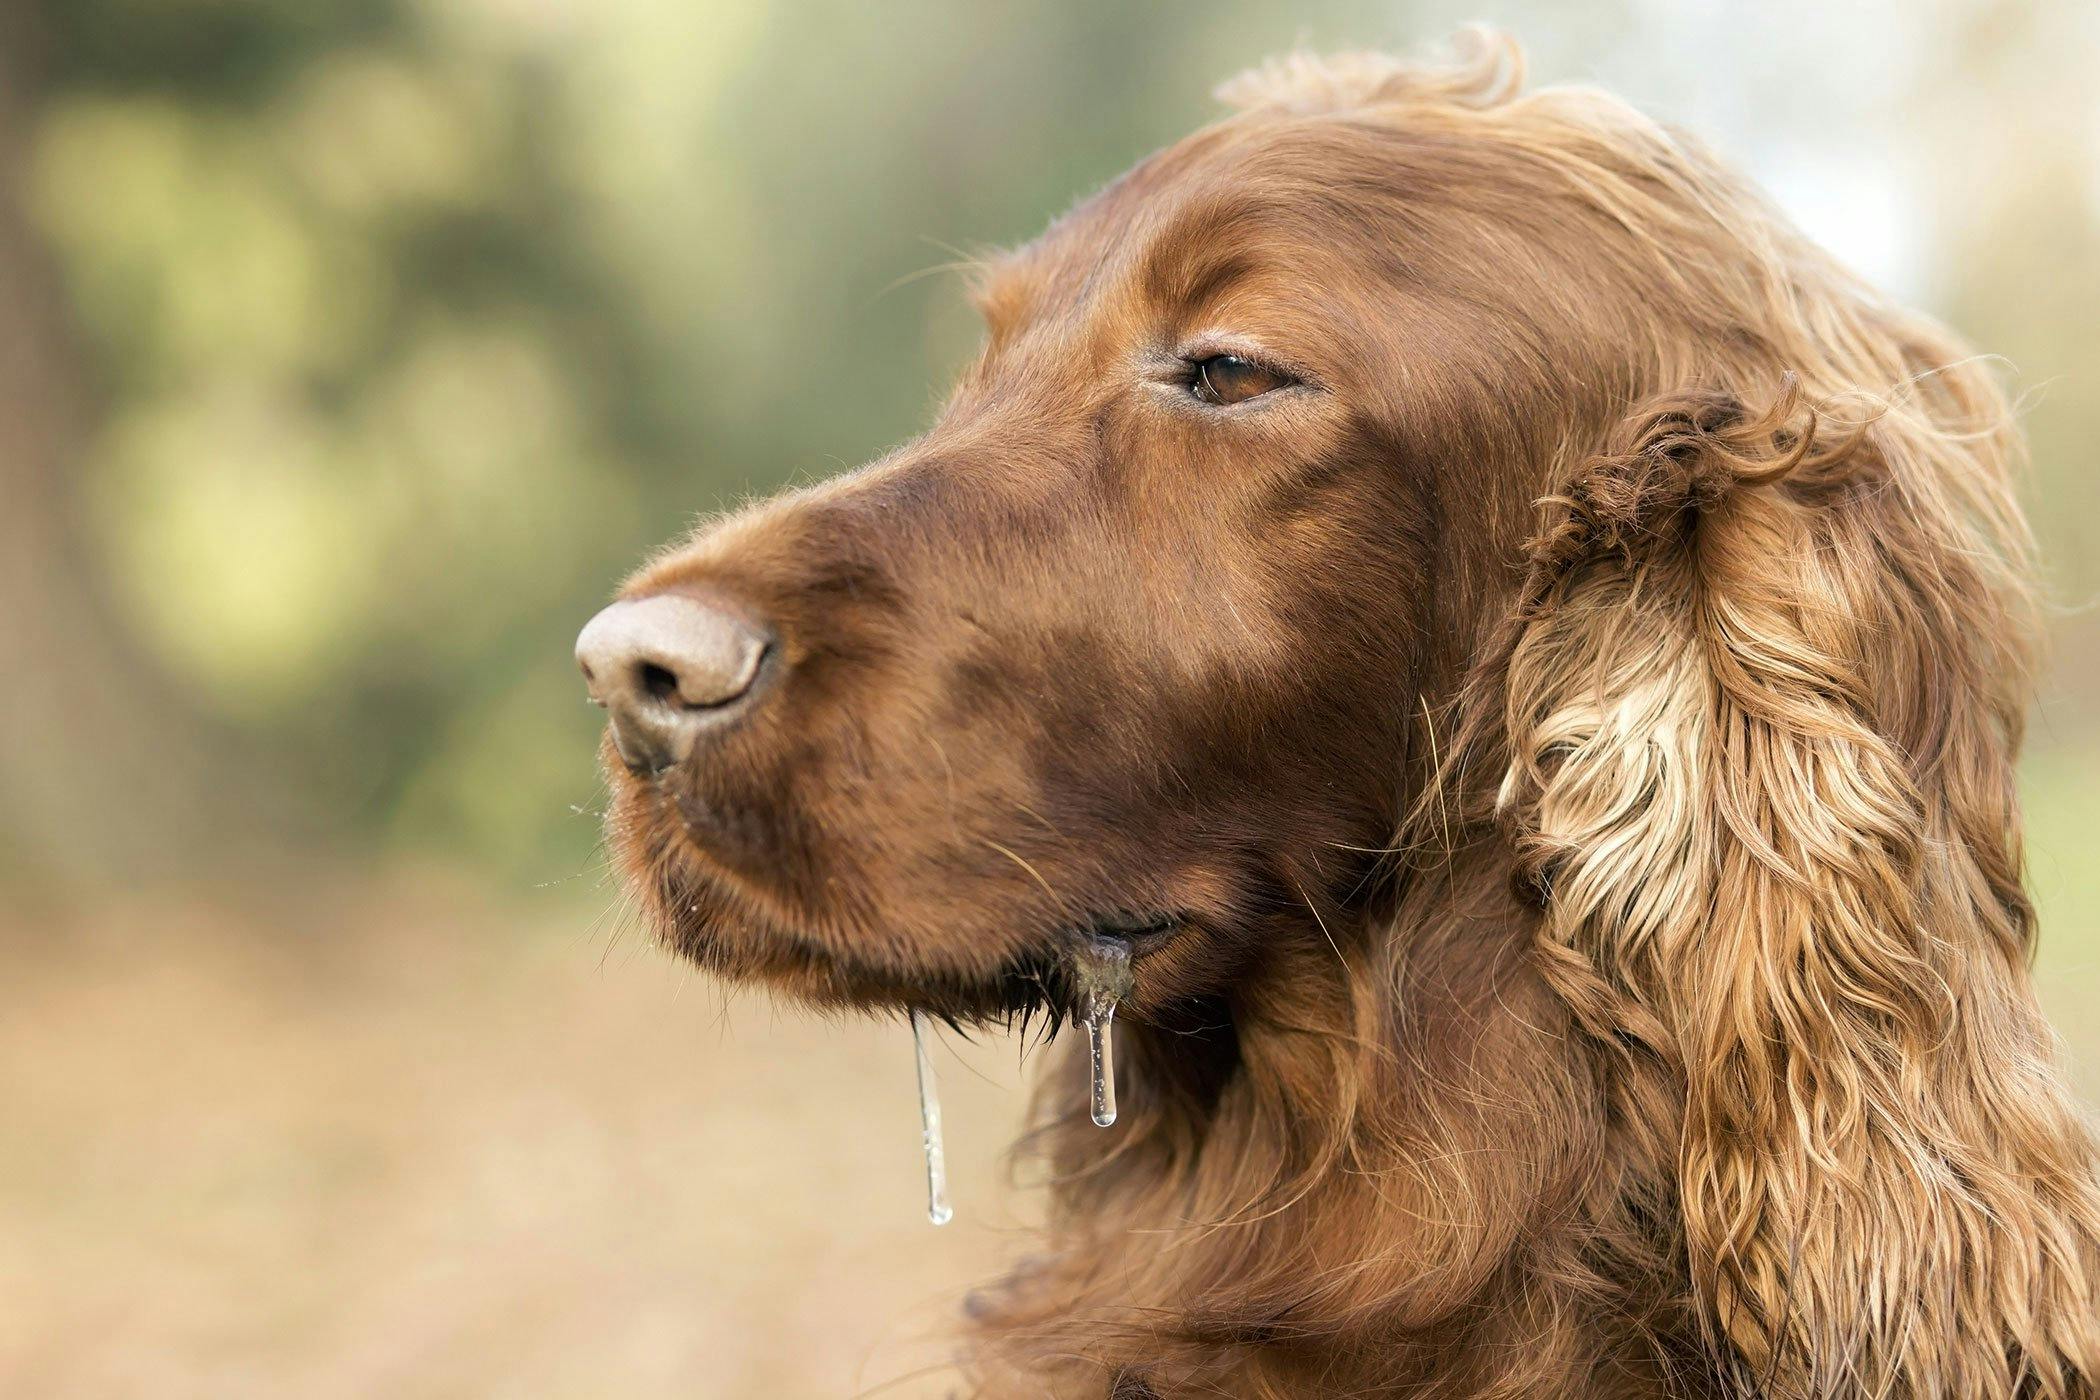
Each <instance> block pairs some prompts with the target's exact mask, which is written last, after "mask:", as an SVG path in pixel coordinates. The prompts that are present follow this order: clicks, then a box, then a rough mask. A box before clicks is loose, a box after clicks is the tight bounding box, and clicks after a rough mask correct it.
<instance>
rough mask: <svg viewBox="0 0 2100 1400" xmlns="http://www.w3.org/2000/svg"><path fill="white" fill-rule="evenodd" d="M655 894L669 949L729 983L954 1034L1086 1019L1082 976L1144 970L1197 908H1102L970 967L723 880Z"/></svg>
mask: <svg viewBox="0 0 2100 1400" xmlns="http://www.w3.org/2000/svg"><path fill="white" fill-rule="evenodd" d="M711 874H712V872H710V875H711ZM655 893H656V898H655V900H654V901H653V902H654V903H655V904H656V906H657V909H658V911H659V912H660V915H661V919H662V927H661V929H660V932H661V934H662V936H663V938H664V940H665V942H666V943H667V944H668V945H669V946H670V947H671V948H672V950H673V951H675V952H677V953H679V954H681V955H683V956H684V957H686V958H687V959H689V960H690V961H692V962H694V963H696V964H698V965H699V966H700V967H702V968H703V969H705V970H707V971H709V972H712V973H714V974H716V975H718V976H721V977H723V978H724V979H726V980H728V981H730V982H733V983H746V984H750V983H756V984H760V985H763V986H768V987H771V988H772V989H774V990H776V991H778V992H781V993H784V994H786V995H787V996H789V997H791V998H793V999H796V1000H800V1001H804V1002H807V1003H811V1004H814V1005H817V1006H819V1007H832V1008H841V1009H860V1010H868V1011H877V1012H879V1011H882V1010H885V1009H887V1010H892V1011H904V1012H918V1013H922V1014H924V1015H927V1016H930V1017H932V1018H933V1019H935V1020H938V1021H941V1022H943V1023H945V1024H947V1025H949V1026H951V1027H953V1028H955V1029H958V1030H966V1029H970V1028H973V1027H974V1028H987V1029H988V1028H993V1027H1003V1028H1005V1029H1010V1030H1014V1029H1018V1030H1024V1031H1025V1030H1027V1029H1030V1028H1031V1027H1039V1028H1040V1029H1042V1030H1043V1031H1044V1032H1045V1033H1046V1034H1051V1035H1054V1034H1055V1033H1056V1031H1057V1030H1058V1029H1059V1028H1061V1027H1062V1026H1063V1025H1065V1024H1066V1023H1068V1022H1071V1021H1075V1020H1079V1019H1082V1018H1083V1016H1084V1015H1085V1011H1086V999H1087V978H1086V975H1085V969H1086V968H1088V967H1089V966H1091V965H1092V964H1093V963H1094V962H1095V961H1096V960H1098V958H1099V957H1100V956H1102V955H1104V954H1105V955H1110V956H1120V957H1121V958H1122V959H1123V960H1124V961H1125V962H1126V963H1127V964H1128V965H1129V966H1131V967H1133V968H1138V967H1141V966H1142V965H1143V964H1144V963H1145V962H1146V961H1148V960H1149V959H1151V958H1153V957H1154V956H1155V955H1157V954H1159V953H1161V952H1163V951H1165V950H1166V949H1167V948H1169V947H1170V946H1171V945H1173V944H1174V943H1176V942H1177V941H1179V940H1180V939H1181V938H1182V937H1183V936H1185V935H1187V934H1188V933H1190V932H1191V931H1192V930H1193V929H1194V928H1195V927H1196V926H1197V924H1198V922H1199V918H1198V915H1197V914H1196V913H1195V912H1194V911H1192V910H1186V909H1156V908H1129V907H1118V906H1114V905H1109V906H1107V907H1104V908H1103V909H1101V910H1100V911H1098V912H1095V913H1092V914H1089V915H1086V916H1083V917H1080V918H1076V919H1067V920H1063V921H1060V922H1058V923H1056V924H1054V925H1049V926H1047V927H1045V928H1044V929H1043V930H1042V931H1041V932H1040V933H1036V934H1032V935H1030V936H1028V937H1026V938H1025V939H1024V940H1022V941H1020V942H1019V944H1018V946H1017V947H1015V948H1014V950H1013V951H1011V952H1009V953H1006V954H1005V955H1003V956H1001V957H999V958H997V959H996V960H994V961H992V962H990V963H988V964H972V963H970V962H968V961H965V960H963V959H960V958H956V959H950V958H945V957H942V956H941V955H940V954H939V953H938V952H935V951H928V952H927V953H925V954H922V955H910V956H906V955H900V954H897V953H894V952H893V953H889V954H887V955H885V954H883V953H882V952H880V951H879V949H877V948H873V947H871V946H870V943H871V940H863V939H849V938H845V937H841V936H840V935H839V934H838V933H837V932H836V931H833V932H829V933H826V932H822V931H819V930H817V929H811V928H804V927H800V926H799V925H800V923H801V921H800V920H792V921H791V920H787V919H783V918H781V917H780V911H777V910H771V909H762V908H757V907H753V904H752V902H750V901H747V900H745V899H741V898H738V897H737V892H736V891H735V890H734V889H733V888H725V886H724V884H723V883H722V882H720V881H719V880H718V879H716V878H709V876H700V875H698V874H697V872H692V871H689V870H688V871H684V872H677V873H672V872H664V874H663V875H662V877H661V882H660V884H659V885H658V888H657V890H656V892H655ZM959 941H967V940H959Z"/></svg>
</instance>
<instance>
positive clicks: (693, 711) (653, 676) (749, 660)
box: [576, 593, 771, 775]
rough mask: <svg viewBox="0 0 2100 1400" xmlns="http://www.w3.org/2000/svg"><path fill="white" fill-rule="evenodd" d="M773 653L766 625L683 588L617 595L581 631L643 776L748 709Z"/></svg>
mask: <svg viewBox="0 0 2100 1400" xmlns="http://www.w3.org/2000/svg"><path fill="white" fill-rule="evenodd" d="M770 652H771V646H770V639H769V638H768V637H767V635H766V633H765V632H764V631H763V630H762V629H760V628H758V627H756V626H754V625H752V624H751V623H750V622H748V621H746V620H745V619H743V618H741V617H738V616H737V615H736V614H735V613H733V612H730V611H729V610H727V609H726V608H722V607H718V606H716V605H715V604H713V603H708V602H703V601H702V600H701V599H699V598H695V597H691V596H689V595H687V594H684V593H659V594H656V595H654V596H653V597H648V598H630V599H626V600H624V601H622V602H618V603H614V604H613V605H612V606H611V607H609V608H607V609H606V610H605V611H603V612H601V613H599V614H598V615H597V616H596V617H594V618H592V619H591V620H590V621H589V622H588V623H586V624H584V628H583V632H582V634H581V635H580V636H578V637H577V638H576V664H577V665H578V666H581V667H582V668H583V678H584V681H585V682H586V683H587V684H588V685H589V686H590V691H591V700H592V702H593V703H594V704H599V705H603V706H604V707H605V709H606V712H607V713H608V714H609V715H610V716H611V717H612V736H613V746H614V747H615V748H617V749H618V750H619V751H620V760H621V762H623V763H625V764H626V765H627V767H628V768H629V769H630V770H632V771H633V772H635V773H639V774H643V775H649V774H655V773H661V772H662V771H663V770H664V769H666V768H669V767H671V766H672V765H673V764H677V763H683V762H684V761H685V760H686V758H687V757H688V756H689V755H690V754H691V753H692V751H693V745H694V743H695V742H696V741H697V740H698V739H699V737H700V736H701V735H702V734H703V733H705V732H706V731H707V730H709V729H711V728H714V727H718V726H719V725H721V724H722V723H723V722H724V721H725V720H727V719H728V718H730V717H731V716H733V715H735V714H737V713H739V712H741V711H742V710H743V709H745V708H746V707H747V706H748V705H749V703H750V702H751V699H752V694H753V692H754V690H755V689H756V688H757V685H758V677H759V672H760V671H761V670H763V669H764V666H765V662H766V657H767V656H768V655H769V654H770Z"/></svg>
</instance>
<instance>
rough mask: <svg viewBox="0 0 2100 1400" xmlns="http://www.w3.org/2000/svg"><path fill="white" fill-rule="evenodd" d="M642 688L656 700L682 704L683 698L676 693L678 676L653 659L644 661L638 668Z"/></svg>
mask: <svg viewBox="0 0 2100 1400" xmlns="http://www.w3.org/2000/svg"><path fill="white" fill-rule="evenodd" d="M638 675H639V677H640V680H641V684H642V689H643V690H644V691H646V692H648V693H649V694H650V695H652V696H654V697H655V698H657V699H658V700H664V701H669V702H670V703H672V704H677V705H682V704H684V703H685V701H684V699H683V698H682V697H680V695H679V694H678V677H676V676H674V675H672V674H671V672H669V671H668V670H666V669H664V668H663V667H662V666H659V665H657V664H656V663H655V662H654V661H644V662H643V663H642V664H641V666H640V667H639V668H638Z"/></svg>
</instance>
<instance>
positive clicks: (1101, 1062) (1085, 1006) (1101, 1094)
mask: <svg viewBox="0 0 2100 1400" xmlns="http://www.w3.org/2000/svg"><path fill="white" fill-rule="evenodd" d="M1072 975H1073V979H1074V980H1075V981H1076V982H1077V983H1078V990H1079V1004H1080V1016H1079V1019H1080V1020H1082V1021H1084V1022H1085V1023H1086V1051H1087V1070H1088V1075H1089V1079H1090V1083H1091V1095H1092V1099H1093V1103H1092V1110H1093V1118H1094V1123H1095V1126H1097V1127H1102V1128H1106V1127H1108V1126H1109V1125H1110V1124H1111V1123H1114V1122H1115V1121H1116V1042H1115V1032H1114V1027H1115V1020H1116V1003H1117V1002H1119V1001H1121V1000H1122V999H1123V998H1124V997H1126V996H1128V995H1129V994H1130V988H1131V984H1132V980H1133V979H1132V977H1131V972H1130V949H1129V948H1128V947H1127V946H1125V945H1124V944H1121V943H1114V942H1110V941H1109V940H1107V939H1104V938H1095V939H1090V940H1088V942H1087V945H1086V947H1085V948H1084V949H1082V950H1081V951H1080V952H1079V954H1078V955H1077V956H1076V957H1075V958H1074V959H1073V968H1072Z"/></svg>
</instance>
